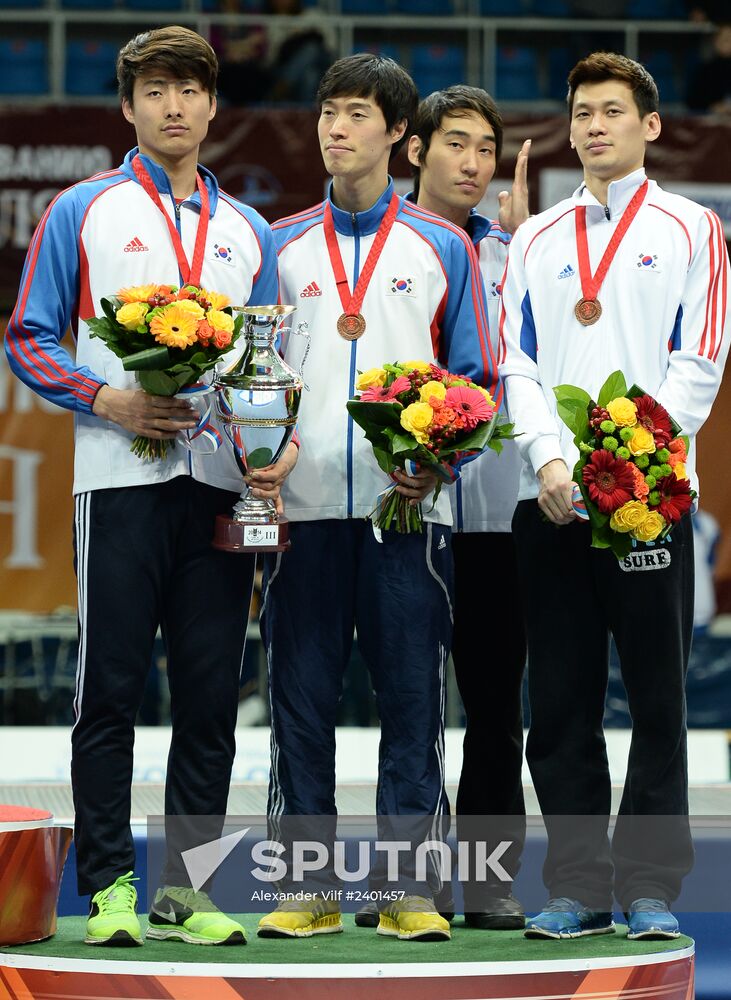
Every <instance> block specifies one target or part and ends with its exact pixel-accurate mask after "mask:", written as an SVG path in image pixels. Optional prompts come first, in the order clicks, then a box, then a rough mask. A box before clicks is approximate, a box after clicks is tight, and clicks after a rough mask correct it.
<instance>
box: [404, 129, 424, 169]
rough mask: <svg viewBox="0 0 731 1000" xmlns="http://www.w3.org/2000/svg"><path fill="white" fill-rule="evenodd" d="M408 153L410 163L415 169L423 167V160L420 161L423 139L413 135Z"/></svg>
mask: <svg viewBox="0 0 731 1000" xmlns="http://www.w3.org/2000/svg"><path fill="white" fill-rule="evenodd" d="M407 153H408V157H409V163H410V164H411V165H412V166H414V167H420V166H421V160H420V159H419V154H420V153H421V139H420V138H419V136H418V135H412V136H411V138H410V139H409V144H408V146H407Z"/></svg>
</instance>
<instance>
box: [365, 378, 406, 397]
mask: <svg viewBox="0 0 731 1000" xmlns="http://www.w3.org/2000/svg"><path fill="white" fill-rule="evenodd" d="M410 388H411V382H410V381H409V380H408V379H407V378H406V376H405V375H399V377H398V378H397V379H395V380H394V381H393V382H392V383H391V385H372V386H370V387H369V388H368V389H366V390H364V392H362V393H361V396H360V401H361V403H392V402H393V401H394V399H395V398H396V397H397V396H398V395H399V393H402V392H406V391H407V390H408V389H410Z"/></svg>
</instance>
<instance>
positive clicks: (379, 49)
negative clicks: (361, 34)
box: [356, 42, 401, 62]
mask: <svg viewBox="0 0 731 1000" xmlns="http://www.w3.org/2000/svg"><path fill="white" fill-rule="evenodd" d="M356 49H357V51H358V52H372V53H373V55H377V56H386V58H388V59H393V61H394V62H401V49H400V48H399V46H398V45H391V44H390V43H389V42H383V43H381V42H370V43H368V44H366V45H357V46H356Z"/></svg>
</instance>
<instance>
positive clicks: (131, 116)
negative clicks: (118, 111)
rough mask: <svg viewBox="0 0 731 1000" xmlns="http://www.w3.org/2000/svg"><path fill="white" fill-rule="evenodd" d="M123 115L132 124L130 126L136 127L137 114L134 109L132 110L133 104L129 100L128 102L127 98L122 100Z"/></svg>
mask: <svg viewBox="0 0 731 1000" xmlns="http://www.w3.org/2000/svg"><path fill="white" fill-rule="evenodd" d="M122 114H123V115H124V117H125V118H126V119H127V121H128V122H129V123H130V125H134V123H135V113H134V109H133V108H132V102H131V101H129V100H127V98H126V97H123V98H122Z"/></svg>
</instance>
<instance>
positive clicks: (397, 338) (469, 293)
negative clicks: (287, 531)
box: [272, 183, 496, 524]
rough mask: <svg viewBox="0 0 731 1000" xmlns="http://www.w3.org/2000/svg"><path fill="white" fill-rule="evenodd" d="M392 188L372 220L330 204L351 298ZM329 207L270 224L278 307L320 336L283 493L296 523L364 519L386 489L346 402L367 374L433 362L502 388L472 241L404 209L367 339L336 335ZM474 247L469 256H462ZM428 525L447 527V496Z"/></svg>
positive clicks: (296, 350) (293, 347) (296, 345)
mask: <svg viewBox="0 0 731 1000" xmlns="http://www.w3.org/2000/svg"><path fill="white" fill-rule="evenodd" d="M392 192H393V184H392V183H389V185H388V187H387V188H386V190H385V191H384V192H383V194H382V195H381V197H380V198H379V199H378V201H377V202H376V203H375V205H373V207H372V208H370V209H368V210H367V211H365V212H359V213H357V214H356V215H351V214H350V213H349V212H344V211H342V210H341V209H339V208H337V207H336V206H335V205H334V204H332V202H331V208H332V213H333V221H334V224H335V231H336V234H337V239H338V245H339V247H340V252H341V255H342V258H343V264H344V266H345V273H346V274H347V275H348V278H349V281H350V287H351V291H352V289H353V287H354V285H355V282H356V280H357V276H358V275H359V273H360V269H361V267H362V266H363V263H364V262H365V259H366V257H367V256H368V251H369V250H370V248H371V245H372V244H373V239H374V237H375V234H376V231H377V229H378V226H379V224H380V222H381V219H382V218H383V216H384V214H385V212H386V209H387V208H388V205H389V202H390V199H391V194H392ZM324 207H325V203H324V202H323V203H322V204H320V205H315V206H314V207H313V208H311V209H308V210H307V211H305V212H301V213H299V215H294V216H291V217H290V218H287V219H282V220H281V221H279V222H276V223H275V224H274V225H273V226H272V230H273V233H274V240H275V243H276V245H277V249H278V251H279V268H280V276H281V294H282V302H286V303H292V304H294V305H296V306H297V315H296V321H301V320H306V321H307V323H308V324H309V328H310V334H311V337H312V340H311V346H310V352H309V356H308V358H307V362H306V367H305V372H304V377H305V381H306V382H307V384H308V385H309V388H310V391H309V392H305V393H303V396H302V403H301V406H300V412H299V422H298V431H299V435H300V440H301V444H302V448H301V453H300V457H299V461H298V463H297V466H296V467H295V469H294V471H293V473H292V474H291V475H290V477H289V479H288V480H287V482H286V484H285V486H284V488H283V491H282V496H283V498H284V502H285V506H286V509H287V516H288V517H289V518H291V519H292V520H293V521H308V520H316V519H319V518H348V517H366V516H367V515H368V514H369V513H370V511H372V510H373V506H374V503H375V500H376V497H377V495H378V494H379V493H380V492H381V491H382V490H383V489H384V488H385V487H386V486H388V484H389V479H388V477H387V476H386V475H385V474H384V473H383V472H382V471H381V469H380V468H379V467H378V464H377V463H376V460H375V458H374V457H373V453H372V449H371V445H370V443H369V442H368V441H366V439H365V437H364V435H363V432H362V431H361V430H360V428H358V427H357V426H354V424H353V421H352V419H351V418H350V416H349V414H348V412H347V410H346V408H345V403H346V401H347V400H348V399H349V398H351V397H352V396H353V395H354V393H355V380H356V377H357V374H358V372H359V371H365V370H367V369H369V368H376V367H380V366H381V365H382V364H383V363H384V362H388V361H399V360H400V361H408V360H424V361H431V360H432V359H436V360H437V361H438V362H439V363H440V364H441V365H443V366H444V367H447V368H448V369H449V370H450V371H452V372H456V373H460V374H466V375H470V376H471V377H472V378H473V379H474V381H475V382H478V383H479V384H481V385H484V386H485V387H487V388H488V389H490V390H491V391H495V382H496V371H495V363H494V357H493V349H492V346H491V344H490V340H489V335H488V323H487V318H486V308H485V299H484V295H483V291H482V280H481V278H480V273H479V270H478V268H477V266H476V261H475V258H474V254H473V252H472V246H471V244H470V242H469V239H468V237H467V235H466V234H465V233H464V232H463V231H462V230H460V229H459V228H457V227H456V226H453V225H452V224H451V223H449V222H447V221H446V220H445V219H442V218H440V217H439V216H436V215H433V214H432V213H431V212H426V211H424V209H421V208H418V207H417V206H416V205H414V204H413V203H412V202H409V201H405V200H402V201H401V205H400V208H399V211H398V214H397V216H396V221H395V223H394V226H393V228H392V230H391V232H390V234H389V237H388V239H387V241H386V244H385V246H384V249H383V253H382V254H381V257H380V259H379V261H378V264H377V266H376V269H375V272H374V274H373V276H372V278H371V281H370V284H369V286H368V291H367V292H366V296H365V300H364V302H363V307H362V314H363V316H364V317H365V320H366V323H367V329H366V332H365V334H364V335H363V337H362V338H361V339H360V340H356V341H352V342H347V341H345V340H343V339H342V338H341V337H340V336H339V335H338V333H337V330H336V326H335V324H336V322H337V319H338V316H340V314H341V313H342V311H343V308H342V304H341V301H340V296H339V295H338V292H337V288H336V285H335V279H334V277H333V273H332V267H331V265H330V260H329V256H328V253H327V246H326V243H325V236H324V229H323V215H324ZM466 249H467V250H468V251H469V252H465V251H466ZM303 350H304V347H303V344H302V338H300V337H290V338H289V341H288V342H286V341H285V349H284V357H285V360H287V361H288V362H289V363H290V364H292V365H293V366H295V367H296V366H298V364H299V360H300V358H301V356H302V352H303ZM429 507H430V503H429V502H427V503H425V504H424V512H425V517H426V519H427V520H430V521H435V522H439V523H442V524H450V523H451V514H450V509H449V499H448V496H447V489H446V488H445V489H444V490H442V494H441V496H440V498H439V501H438V502H437V505H436V507H435V508H434V510H433V511H432V512H429Z"/></svg>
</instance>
